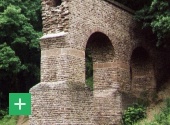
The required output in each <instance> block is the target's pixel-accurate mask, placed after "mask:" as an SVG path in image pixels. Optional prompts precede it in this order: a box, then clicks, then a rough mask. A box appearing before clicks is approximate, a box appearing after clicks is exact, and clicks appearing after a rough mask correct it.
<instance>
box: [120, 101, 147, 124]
mask: <svg viewBox="0 0 170 125" xmlns="http://www.w3.org/2000/svg"><path fill="white" fill-rule="evenodd" d="M145 117H146V108H145V107H144V106H143V105H139V104H134V105H133V106H130V107H128V109H127V110H125V111H124V113H123V125H133V124H134V123H135V122H137V121H139V120H141V119H143V118H145Z"/></svg>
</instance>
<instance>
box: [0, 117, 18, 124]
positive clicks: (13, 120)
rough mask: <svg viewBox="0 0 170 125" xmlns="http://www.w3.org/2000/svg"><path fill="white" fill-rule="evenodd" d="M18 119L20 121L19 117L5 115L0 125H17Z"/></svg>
mask: <svg viewBox="0 0 170 125" xmlns="http://www.w3.org/2000/svg"><path fill="white" fill-rule="evenodd" d="M17 119H18V116H10V115H5V116H4V117H3V118H2V119H1V120H0V125H16V124H17Z"/></svg>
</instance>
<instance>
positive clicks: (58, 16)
mask: <svg viewBox="0 0 170 125" xmlns="http://www.w3.org/2000/svg"><path fill="white" fill-rule="evenodd" d="M54 1H56V2H57V1H60V0H42V20H43V32H44V34H49V33H58V32H61V31H65V32H67V31H68V27H69V14H70V11H69V7H68V1H69V0H62V3H61V5H58V6H57V5H55V2H54Z"/></svg>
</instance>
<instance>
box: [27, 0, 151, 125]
mask: <svg viewBox="0 0 170 125" xmlns="http://www.w3.org/2000/svg"><path fill="white" fill-rule="evenodd" d="M53 5H54V4H53V2H52V0H43V1H42V6H43V8H42V16H43V26H44V27H43V32H44V36H43V37H42V39H41V43H40V44H41V83H39V84H37V85H36V86H34V87H33V88H32V89H31V90H30V92H31V94H32V115H31V116H30V125H47V124H49V125H53V124H57V125H60V124H63V125H67V124H79V125H81V124H82V125H84V124H91V125H104V124H105V125H109V124H115V125H118V124H119V123H120V121H121V113H122V109H123V105H124V102H125V101H124V100H123V99H124V97H123V94H122V92H123V93H126V95H127V94H129V95H130V94H132V95H136V93H139V92H141V90H138V89H136V88H135V86H138V85H139V82H138V81H135V80H138V79H136V78H135V79H132V80H131V78H134V77H136V76H137V75H134V74H135V73H134V72H137V74H138V73H140V72H141V69H140V68H137V69H136V68H135V70H136V71H135V70H132V72H131V71H130V67H132V68H133V66H134V65H133V63H131V60H132V59H131V57H132V53H133V51H134V49H135V48H137V47H139V46H142V47H143V48H144V49H146V50H149V51H148V53H149V54H150V53H151V57H152V53H154V52H152V50H151V49H150V48H149V47H148V45H147V44H145V43H144V42H143V41H146V43H147V39H146V38H145V37H144V36H142V34H141V32H139V30H138V28H137V24H136V22H135V21H134V20H133V15H132V14H131V13H129V12H127V11H126V10H125V9H121V8H120V7H118V6H117V5H116V6H115V5H114V4H111V3H109V2H106V1H104V0H86V1H83V0H82V1H80V0H62V3H61V5H60V6H57V7H54V6H53ZM136 36H137V37H136ZM91 47H92V49H91V51H92V58H93V67H94V91H93V92H92V91H89V90H87V89H86V87H85V51H86V49H87V48H91ZM148 66H150V65H148ZM139 67H140V66H139ZM131 73H132V74H133V76H132V75H131ZM143 78H144V79H145V78H147V79H148V78H149V76H147V74H145V77H143ZM144 79H141V83H143V82H144V81H143V80H144ZM153 79H154V78H153V77H152V80H150V81H153ZM132 81H135V82H132ZM150 81H149V80H148V81H146V83H144V84H142V86H145V85H146V84H149V85H151V87H150V88H152V89H154V85H153V84H150V83H148V82H150ZM136 83H137V84H136ZM141 83H140V84H141ZM152 85H153V86H152ZM132 90H133V91H132Z"/></svg>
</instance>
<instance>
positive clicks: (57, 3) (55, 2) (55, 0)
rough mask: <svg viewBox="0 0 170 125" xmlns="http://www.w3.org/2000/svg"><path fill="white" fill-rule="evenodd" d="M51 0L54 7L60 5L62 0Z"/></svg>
mask: <svg viewBox="0 0 170 125" xmlns="http://www.w3.org/2000/svg"><path fill="white" fill-rule="evenodd" d="M52 2H53V3H52V5H53V7H56V6H60V5H61V3H62V0H53V1H52Z"/></svg>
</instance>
